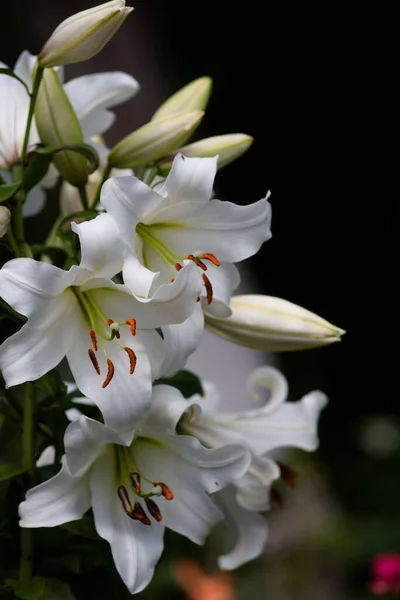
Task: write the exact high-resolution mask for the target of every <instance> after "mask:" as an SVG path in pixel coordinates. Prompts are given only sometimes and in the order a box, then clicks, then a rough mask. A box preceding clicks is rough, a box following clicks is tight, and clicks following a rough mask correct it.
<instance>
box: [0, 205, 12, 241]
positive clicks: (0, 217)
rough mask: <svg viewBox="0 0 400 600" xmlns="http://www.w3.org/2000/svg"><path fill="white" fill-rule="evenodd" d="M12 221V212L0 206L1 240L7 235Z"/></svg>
mask: <svg viewBox="0 0 400 600" xmlns="http://www.w3.org/2000/svg"><path fill="white" fill-rule="evenodd" d="M10 221H11V212H10V211H9V210H8V208H7V206H0V238H2V237H3V235H5V234H6V233H7V229H8V226H9V224H10Z"/></svg>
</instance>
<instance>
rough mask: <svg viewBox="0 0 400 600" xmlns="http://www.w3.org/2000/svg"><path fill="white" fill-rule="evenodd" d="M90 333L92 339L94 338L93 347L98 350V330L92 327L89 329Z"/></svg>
mask: <svg viewBox="0 0 400 600" xmlns="http://www.w3.org/2000/svg"><path fill="white" fill-rule="evenodd" d="M89 335H90V339H91V340H92V348H93V350H96V351H97V337H96V332H95V331H94V329H91V330H90V331H89Z"/></svg>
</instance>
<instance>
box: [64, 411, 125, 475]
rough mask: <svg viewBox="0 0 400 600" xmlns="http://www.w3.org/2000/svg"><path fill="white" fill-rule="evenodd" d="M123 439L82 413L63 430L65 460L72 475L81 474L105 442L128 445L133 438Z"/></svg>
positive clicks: (94, 458) (91, 462)
mask: <svg viewBox="0 0 400 600" xmlns="http://www.w3.org/2000/svg"><path fill="white" fill-rule="evenodd" d="M133 434H134V432H133V430H132V432H131V435H130V438H129V439H126V440H124V439H123V438H122V437H121V436H120V435H118V433H116V432H115V431H113V430H112V429H110V428H109V427H106V426H105V425H103V424H102V423H99V421H94V420H93V419H89V418H88V417H85V416H84V415H82V416H81V417H80V418H79V419H78V420H77V421H74V422H73V423H71V424H70V425H68V427H67V429H66V431H65V438H64V445H65V462H66V464H67V466H68V469H69V471H70V473H71V475H73V476H74V477H79V476H81V475H83V474H84V473H85V472H86V471H87V470H88V469H89V467H90V466H91V465H92V464H93V462H94V461H95V460H96V459H97V457H98V455H99V454H100V453H101V452H102V450H103V448H104V446H105V445H107V444H118V445H120V446H125V445H126V446H129V444H130V443H131V441H132V438H133Z"/></svg>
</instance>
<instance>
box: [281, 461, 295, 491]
mask: <svg viewBox="0 0 400 600" xmlns="http://www.w3.org/2000/svg"><path fill="white" fill-rule="evenodd" d="M278 466H279V468H280V470H281V477H282V479H283V481H285V482H286V483H287V484H288V485H289V486H290V487H291V488H294V487H295V485H296V477H297V473H296V472H295V471H293V469H291V468H290V467H288V466H287V465H285V464H284V463H281V462H278Z"/></svg>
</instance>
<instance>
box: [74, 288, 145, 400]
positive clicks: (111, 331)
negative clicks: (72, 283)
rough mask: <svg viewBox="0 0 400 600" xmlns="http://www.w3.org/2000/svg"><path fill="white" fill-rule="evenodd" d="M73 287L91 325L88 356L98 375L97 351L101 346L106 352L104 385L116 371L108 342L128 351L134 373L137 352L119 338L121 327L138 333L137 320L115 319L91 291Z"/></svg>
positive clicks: (130, 371)
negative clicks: (107, 313) (109, 354)
mask: <svg viewBox="0 0 400 600" xmlns="http://www.w3.org/2000/svg"><path fill="white" fill-rule="evenodd" d="M71 289H72V291H73V292H74V294H75V297H76V298H77V300H78V302H79V304H80V307H81V309H82V312H83V313H84V315H85V319H86V321H87V323H88V325H89V329H88V334H89V338H90V341H91V348H89V350H88V356H89V359H90V361H91V363H92V365H93V368H94V370H95V371H96V373H97V374H98V375H100V374H101V371H100V365H99V361H98V360H97V356H96V352H98V350H99V348H100V350H102V352H103V353H104V356H105V359H106V363H107V374H106V377H105V379H104V382H103V385H102V387H103V388H105V387H107V386H108V384H109V383H110V381H111V380H112V378H113V376H114V372H115V367H114V363H113V362H112V360H111V359H110V358H109V356H108V352H107V343H108V342H112V343H113V344H114V345H116V346H117V347H118V348H121V349H122V350H124V351H125V352H126V354H127V355H128V360H129V363H128V365H127V366H128V368H129V373H130V374H131V375H132V373H133V372H134V371H135V367H136V354H135V353H134V351H133V350H132V348H130V347H129V346H123V345H122V344H121V343H120V342H119V341H118V340H119V339H120V337H121V336H120V333H119V329H120V327H129V329H130V332H131V334H132V335H135V334H136V320H135V319H126V321H122V322H118V321H114V320H113V319H110V318H109V317H108V316H107V315H105V314H104V312H103V311H102V310H101V308H100V307H99V305H98V304H97V302H96V301H95V300H94V298H93V296H92V295H91V294H90V292H82V291H81V290H80V289H79V288H77V287H73V288H71Z"/></svg>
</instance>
